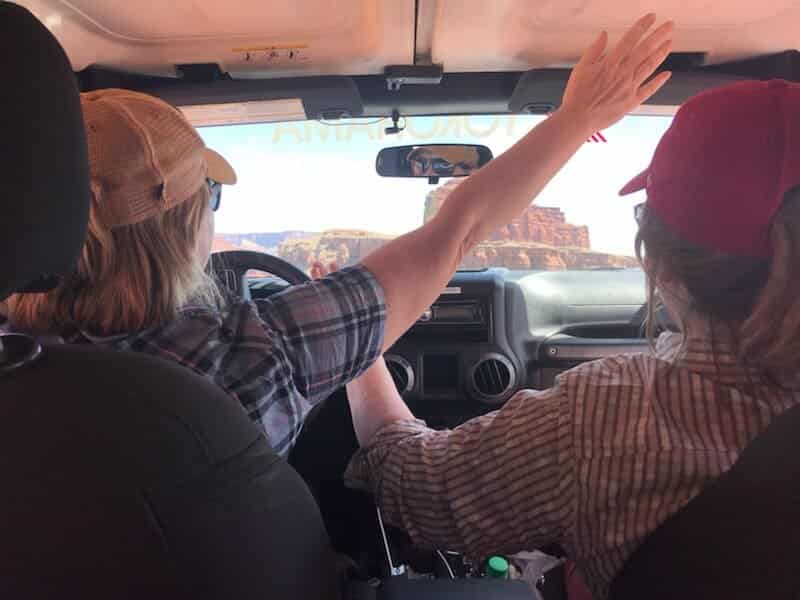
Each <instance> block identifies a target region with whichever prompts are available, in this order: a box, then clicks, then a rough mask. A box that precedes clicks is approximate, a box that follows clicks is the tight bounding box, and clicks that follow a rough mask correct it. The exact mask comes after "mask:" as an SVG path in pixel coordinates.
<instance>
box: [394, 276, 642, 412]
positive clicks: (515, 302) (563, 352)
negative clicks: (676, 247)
mask: <svg viewBox="0 0 800 600" xmlns="http://www.w3.org/2000/svg"><path fill="white" fill-rule="evenodd" d="M645 299H646V298H645V278H644V274H643V272H642V271H641V270H639V269H619V270H589V271H538V272H519V271H508V270H505V269H487V270H483V271H463V272H458V273H456V275H455V276H454V278H453V280H452V281H451V282H450V284H449V285H448V287H447V288H446V289H445V290H444V292H443V293H442V294H441V295H440V296H439V298H438V300H437V301H436V302H435V303H434V304H433V305H432V306H431V307H430V308H429V309H428V310H426V311H425V312H424V313H423V314H422V315H421V316H420V319H419V320H418V321H417V322H416V324H415V325H414V326H413V327H412V328H411V329H410V330H409V331H408V332H407V333H406V334H405V335H404V336H403V337H402V338H401V339H400V340H399V341H398V342H397V343H396V344H395V345H394V346H393V347H392V348H391V349H390V351H389V352H387V354H386V362H387V366H388V368H389V370H390V372H391V374H392V377H393V379H394V381H395V385H397V387H398V390H399V391H400V393H401V394H402V395H403V397H404V399H405V400H406V402H407V403H408V405H409V407H410V408H411V410H412V412H414V414H415V415H417V416H418V417H420V418H422V419H424V420H426V421H427V422H428V424H429V425H430V426H432V427H453V426H456V425H458V424H460V423H462V422H463V421H465V420H467V419H470V418H472V417H474V416H477V415H480V414H484V413H486V412H489V411H492V410H496V409H497V408H499V407H500V406H501V405H502V404H503V403H504V402H505V401H506V400H508V399H509V398H510V397H511V396H512V395H513V394H514V393H515V392H517V391H518V390H520V389H523V388H529V389H530V388H532V389H546V388H548V387H550V386H552V385H553V383H554V380H555V377H556V376H557V375H558V374H559V373H561V372H562V371H564V370H567V369H569V368H571V367H573V366H575V365H577V364H580V363H582V362H585V361H589V360H595V359H598V358H603V357H606V356H612V355H617V354H624V353H634V352H642V351H645V350H646V349H647V341H646V340H645V339H644V337H643V334H642V330H643V328H642V322H643V316H644V314H645V308H644V304H645Z"/></svg>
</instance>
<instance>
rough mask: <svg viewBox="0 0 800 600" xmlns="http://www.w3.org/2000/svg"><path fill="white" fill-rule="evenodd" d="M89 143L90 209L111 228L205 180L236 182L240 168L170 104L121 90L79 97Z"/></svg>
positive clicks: (172, 201) (177, 199)
mask: <svg viewBox="0 0 800 600" xmlns="http://www.w3.org/2000/svg"><path fill="white" fill-rule="evenodd" d="M81 104H82V106H83V115H84V122H85V124H86V134H87V139H88V145H89V172H90V179H91V181H90V185H91V190H92V210H93V211H94V212H95V215H97V217H98V219H99V220H100V222H101V223H102V224H103V225H104V226H106V227H108V228H109V229H113V228H114V227H120V226H122V225H133V224H134V223H139V222H141V221H144V220H145V219H149V218H150V217H153V216H155V215H157V214H159V213H163V212H165V211H167V210H169V209H170V208H173V207H174V206H177V205H178V204H180V203H181V202H184V201H185V200H188V199H189V198H191V197H192V196H193V195H194V194H195V193H196V192H197V191H198V190H199V189H200V188H201V186H203V185H205V183H206V178H209V179H213V180H214V181H218V182H220V183H223V184H228V185H232V184H234V183H236V172H235V171H234V170H233V167H231V165H230V164H228V161H226V160H225V159H224V158H223V157H222V156H221V155H220V154H218V153H217V152H214V151H213V150H211V149H209V148H206V147H205V144H204V143H203V140H202V138H201V137H200V135H199V134H198V133H197V131H196V130H195V128H194V127H192V125H191V124H190V123H189V121H187V120H186V118H185V117H184V116H183V114H182V113H181V112H180V111H179V110H178V109H176V108H175V107H173V106H171V105H169V104H167V103H166V102H164V101H162V100H159V99H158V98H154V97H153V96H148V95H147V94H141V93H139V92H131V91H128V90H121V89H105V90H98V91H95V92H87V93H83V94H81Z"/></svg>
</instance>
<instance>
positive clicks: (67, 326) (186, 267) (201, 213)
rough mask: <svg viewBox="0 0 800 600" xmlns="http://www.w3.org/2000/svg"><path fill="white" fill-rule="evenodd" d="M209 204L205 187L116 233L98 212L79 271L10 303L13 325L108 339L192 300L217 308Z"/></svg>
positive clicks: (162, 318) (161, 319) (168, 316)
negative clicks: (201, 249)
mask: <svg viewBox="0 0 800 600" xmlns="http://www.w3.org/2000/svg"><path fill="white" fill-rule="evenodd" d="M208 202H209V191H208V188H207V187H206V186H205V185H203V186H202V187H201V188H200V190H198V191H197V192H196V193H195V194H193V195H192V196H191V197H190V198H188V199H187V200H185V201H184V202H181V203H180V204H179V205H177V206H175V207H173V208H171V209H169V210H167V211H165V212H163V213H160V214H158V215H156V216H154V217H150V218H149V219H147V220H145V221H142V222H140V223H135V224H133V225H124V226H120V227H115V228H113V229H107V228H105V227H103V226H102V225H101V224H100V222H99V219H98V218H97V215H96V214H95V211H94V210H92V211H91V213H90V219H89V232H88V235H87V239H86V242H85V243H84V246H83V251H82V254H81V257H80V260H79V262H78V265H77V267H76V269H75V271H74V272H73V273H72V274H71V275H70V276H68V277H67V278H65V280H64V281H63V282H62V283H61V284H60V285H59V286H58V287H57V288H55V289H54V290H52V291H50V292H46V293H41V294H15V295H14V296H12V297H11V298H9V301H8V308H9V318H10V320H11V323H12V325H13V327H14V328H15V329H19V330H21V331H27V332H31V333H39V334H45V333H46V334H57V335H72V334H73V333H76V332H81V331H82V332H86V333H89V334H92V335H97V336H107V335H113V334H118V333H133V332H136V331H141V330H143V329H147V328H149V327H152V326H154V325H158V324H161V323H165V322H168V321H170V320H172V319H174V318H175V317H176V316H177V315H178V311H179V309H180V308H181V307H183V306H184V305H186V304H187V303H189V302H197V303H200V304H203V305H207V306H213V307H218V306H219V304H220V294H219V290H218V288H217V286H216V285H215V283H214V281H213V280H212V279H211V277H210V276H209V275H208V274H207V273H206V270H205V265H204V264H202V259H201V257H200V256H199V255H198V252H197V245H198V233H199V232H200V229H201V227H202V224H203V219H204V218H206V217H205V215H206V211H208ZM93 208H94V206H93Z"/></svg>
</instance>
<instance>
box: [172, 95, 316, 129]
mask: <svg viewBox="0 0 800 600" xmlns="http://www.w3.org/2000/svg"><path fill="white" fill-rule="evenodd" d="M178 108H180V109H181V111H182V112H183V114H184V115H185V116H186V118H187V119H188V120H189V122H190V123H191V124H192V125H194V126H195V127H205V126H210V125H243V124H245V123H272V122H275V121H303V120H305V119H306V111H305V109H304V108H303V101H302V100H300V99H299V98H287V99H285V100H253V101H251V102H236V103H233V104H230V103H228V104H219V103H217V104H196V105H193V106H179V107H178Z"/></svg>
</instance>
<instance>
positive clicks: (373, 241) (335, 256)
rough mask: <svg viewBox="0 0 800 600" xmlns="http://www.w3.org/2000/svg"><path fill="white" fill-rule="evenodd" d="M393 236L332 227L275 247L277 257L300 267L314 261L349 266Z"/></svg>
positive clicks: (303, 267)
mask: <svg viewBox="0 0 800 600" xmlns="http://www.w3.org/2000/svg"><path fill="white" fill-rule="evenodd" d="M392 237H393V236H390V235H382V234H379V233H371V232H369V231H358V230H332V231H326V232H324V233H322V234H321V235H316V236H312V237H308V238H304V239H300V240H285V241H283V242H281V244H280V246H278V256H280V257H281V258H283V259H285V260H288V261H289V262H290V263H292V264H293V265H295V266H297V267H299V268H301V269H306V270H308V269H310V268H311V265H313V264H314V263H315V262H320V263H322V264H323V265H327V264H330V263H332V262H335V263H336V264H337V265H339V266H340V267H344V266H347V265H351V264H353V263H355V262H356V261H358V260H359V259H360V258H362V257H363V256H366V255H367V254H369V253H370V252H372V251H373V250H375V249H376V248H378V247H380V246H382V245H383V244H385V243H386V242H387V241H389V240H390V239H392Z"/></svg>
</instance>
